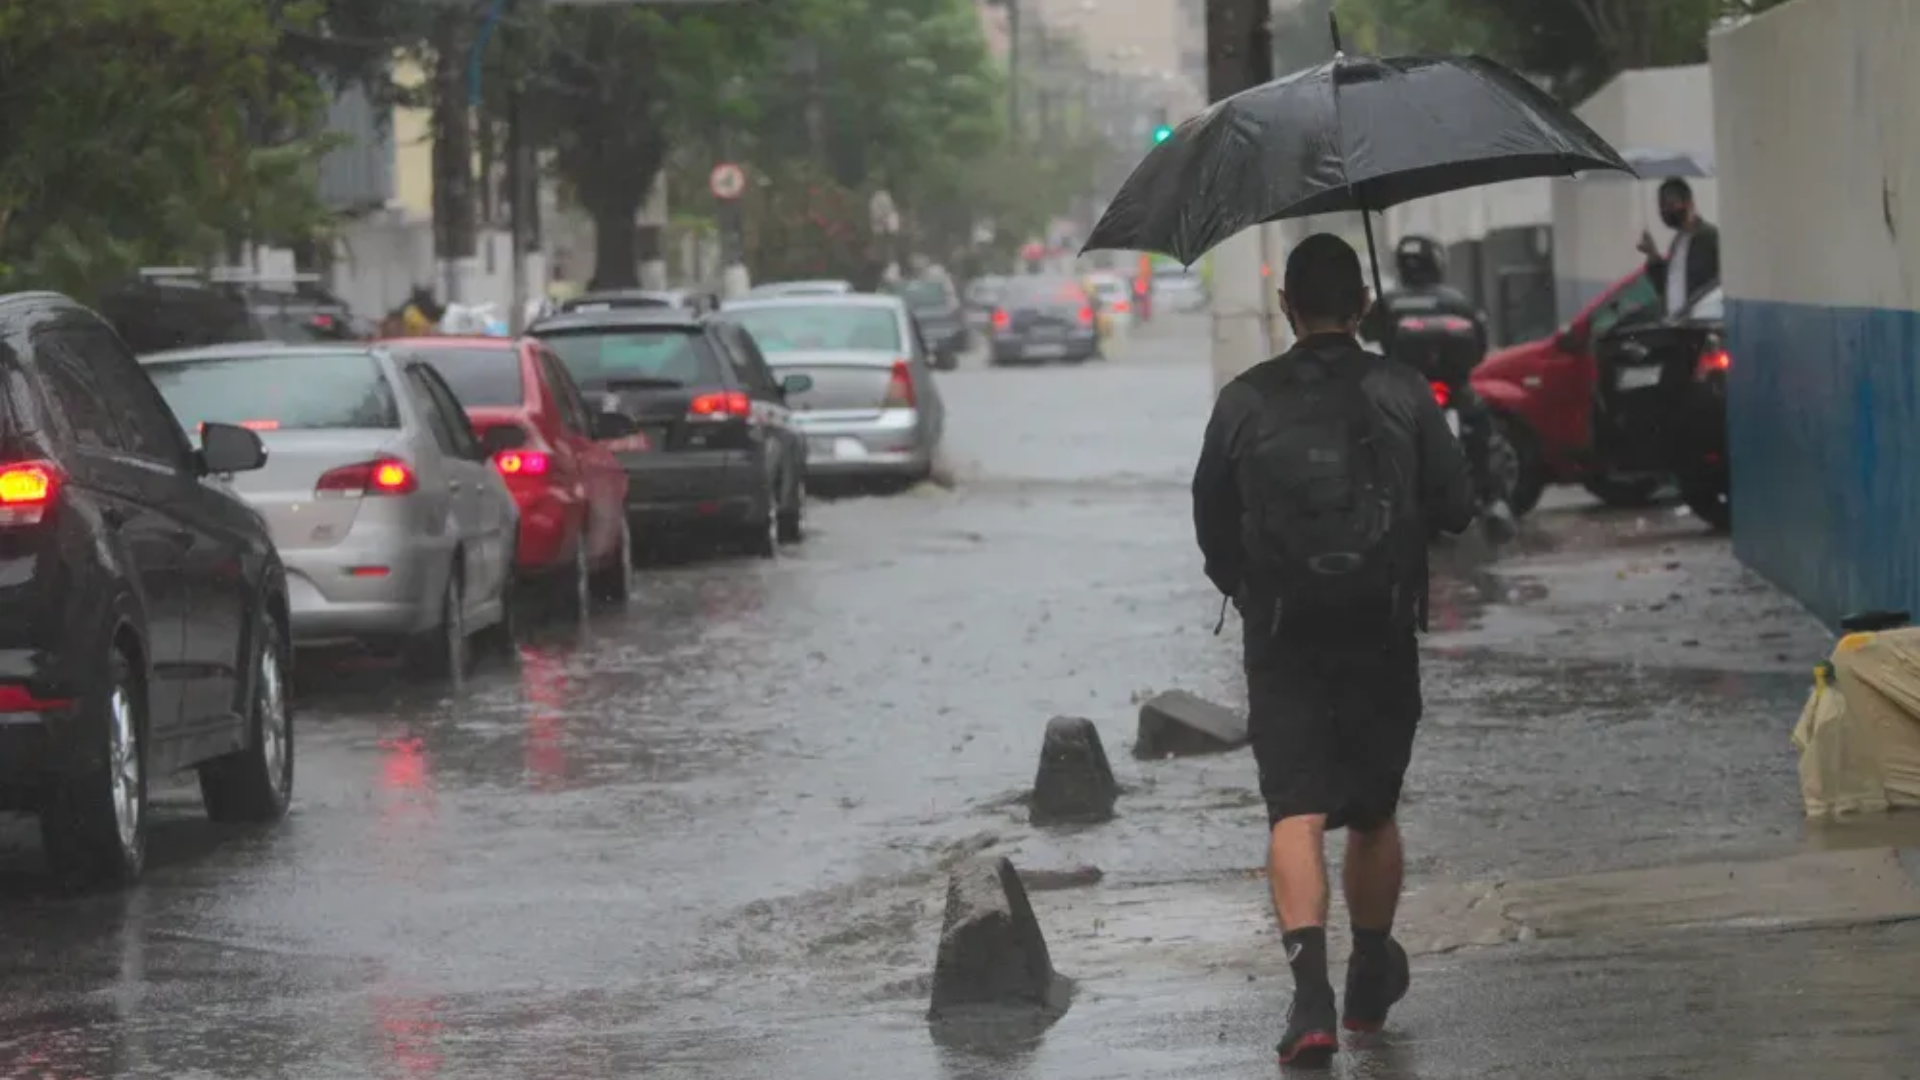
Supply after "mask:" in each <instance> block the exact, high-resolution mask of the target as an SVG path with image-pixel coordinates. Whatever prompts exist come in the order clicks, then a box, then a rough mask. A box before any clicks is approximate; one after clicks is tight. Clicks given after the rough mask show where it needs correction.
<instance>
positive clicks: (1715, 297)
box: [1686, 285, 1727, 322]
mask: <svg viewBox="0 0 1920 1080" xmlns="http://www.w3.org/2000/svg"><path fill="white" fill-rule="evenodd" d="M1726 317H1727V300H1726V294H1725V293H1724V292H1723V291H1721V288H1720V286H1718V285H1715V286H1714V287H1713V288H1711V289H1708V290H1707V291H1706V292H1705V293H1702V294H1701V295H1700V296H1698V297H1696V298H1695V299H1694V301H1693V304H1692V306H1690V307H1688V308H1687V314H1686V318H1687V321H1689V322H1723V321H1725V319H1726Z"/></svg>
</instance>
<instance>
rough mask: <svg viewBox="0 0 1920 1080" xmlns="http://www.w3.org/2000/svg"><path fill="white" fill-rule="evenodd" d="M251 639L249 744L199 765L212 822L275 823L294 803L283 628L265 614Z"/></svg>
mask: <svg viewBox="0 0 1920 1080" xmlns="http://www.w3.org/2000/svg"><path fill="white" fill-rule="evenodd" d="M253 636H254V639H255V643H254V649H253V662H252V665H251V667H252V676H253V697H252V700H251V701H250V702H249V703H248V706H247V718H246V724H247V745H246V747H245V748H244V749H242V750H237V751H235V752H233V753H231V754H226V755H223V756H221V757H217V758H215V759H213V760H212V761H209V762H206V763H205V764H203V765H201V766H200V801H201V802H203V803H205V804H206V807H207V817H208V818H209V819H211V820H213V821H219V822H249V821H252V822H259V821H277V820H279V819H280V818H281V817H283V816H284V815H285V814H286V812H287V805H288V803H290V802H291V801H292V799H293V708H292V706H291V705H289V704H288V703H287V685H288V682H289V679H288V677H287V666H288V665H287V648H286V643H285V641H284V640H283V639H282V637H281V635H280V624H279V623H277V622H275V621H274V620H273V617H272V616H271V615H269V614H267V613H266V612H264V611H263V612H262V613H261V615H260V625H259V627H258V628H257V629H256V630H255V631H254V635H253Z"/></svg>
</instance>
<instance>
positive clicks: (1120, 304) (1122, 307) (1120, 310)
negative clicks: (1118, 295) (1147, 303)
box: [1113, 300, 1133, 315]
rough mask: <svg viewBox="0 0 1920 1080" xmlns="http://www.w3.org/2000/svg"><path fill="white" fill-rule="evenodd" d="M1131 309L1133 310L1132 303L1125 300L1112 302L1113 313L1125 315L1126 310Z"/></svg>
mask: <svg viewBox="0 0 1920 1080" xmlns="http://www.w3.org/2000/svg"><path fill="white" fill-rule="evenodd" d="M1132 310H1133V305H1132V304H1129V303H1127V302H1126V301H1125V300H1115V301H1114V302H1113V313H1114V314H1115V315H1125V314H1126V313H1127V312H1129V311H1132Z"/></svg>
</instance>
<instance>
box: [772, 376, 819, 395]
mask: <svg viewBox="0 0 1920 1080" xmlns="http://www.w3.org/2000/svg"><path fill="white" fill-rule="evenodd" d="M811 389H813V376H811V375H808V374H806V373H805V372H795V373H793V374H792V375H787V376H783V377H782V378H781V380H780V392H781V393H783V394H804V393H806V392H807V391H809V390H811Z"/></svg>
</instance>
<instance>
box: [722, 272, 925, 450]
mask: <svg viewBox="0 0 1920 1080" xmlns="http://www.w3.org/2000/svg"><path fill="white" fill-rule="evenodd" d="M720 317H721V318H723V319H727V320H731V321H733V322H736V323H738V324H739V325H740V326H742V327H745V328H746V330H747V331H748V332H749V333H751V334H752V335H753V339H754V340H755V341H756V342H758V343H759V345H760V348H761V350H762V351H763V352H764V353H765V354H766V357H767V362H768V363H769V364H771V365H772V366H773V369H774V371H775V372H776V373H777V374H778V375H779V376H780V377H782V378H783V379H786V380H799V381H798V382H797V383H796V384H795V385H796V387H797V388H796V389H793V390H792V391H791V392H790V393H789V395H788V401H789V402H791V404H792V406H793V410H794V414H793V424H794V427H795V428H796V429H797V430H799V431H800V432H802V433H804V434H805V436H806V440H807V443H808V444H809V450H808V457H807V471H808V473H809V475H812V476H815V477H820V478H822V479H827V478H837V479H879V480H899V481H904V482H908V483H914V482H918V481H920V480H924V479H926V478H927V476H928V475H930V474H931V473H932V471H933V459H934V453H935V451H936V450H937V449H938V448H939V445H940V439H941V436H942V435H943V434H944V432H945V428H946V416H947V410H946V402H945V401H944V400H943V399H942V398H941V397H940V391H939V388H938V387H937V386H936V385H935V384H934V379H933V363H932V357H933V350H932V347H931V346H930V345H929V344H928V343H927V342H926V340H925V339H924V338H923V337H921V335H920V334H919V333H918V331H917V329H916V327H915V326H914V321H913V315H912V313H911V312H909V311H908V310H907V306H906V304H905V303H904V302H903V301H902V300H900V299H899V298H898V297H895V296H886V295H857V296H838V297H780V298H773V299H765V300H753V299H746V300H736V301H733V302H731V303H728V304H725V305H723V306H722V307H721V309H720Z"/></svg>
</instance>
